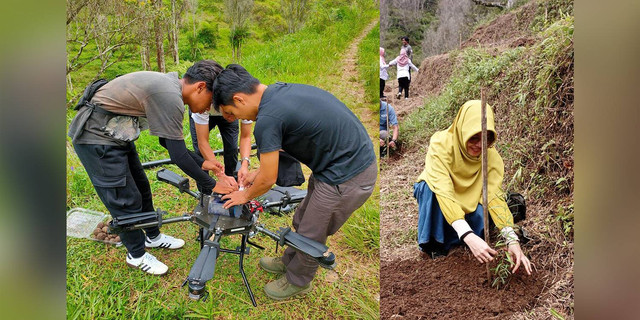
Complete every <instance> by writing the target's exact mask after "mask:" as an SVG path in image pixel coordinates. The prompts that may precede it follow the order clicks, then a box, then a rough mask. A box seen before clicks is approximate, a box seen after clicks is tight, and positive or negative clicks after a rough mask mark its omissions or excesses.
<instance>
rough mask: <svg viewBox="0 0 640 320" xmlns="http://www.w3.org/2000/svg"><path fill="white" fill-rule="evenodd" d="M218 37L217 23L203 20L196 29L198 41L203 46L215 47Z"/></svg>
mask: <svg viewBox="0 0 640 320" xmlns="http://www.w3.org/2000/svg"><path fill="white" fill-rule="evenodd" d="M219 37H220V35H219V34H218V24H217V23H213V22H207V21H205V22H203V23H202V24H201V25H200V30H199V31H198V42H199V43H201V44H202V45H203V47H204V48H207V49H215V48H216V47H217V43H218V38H219Z"/></svg>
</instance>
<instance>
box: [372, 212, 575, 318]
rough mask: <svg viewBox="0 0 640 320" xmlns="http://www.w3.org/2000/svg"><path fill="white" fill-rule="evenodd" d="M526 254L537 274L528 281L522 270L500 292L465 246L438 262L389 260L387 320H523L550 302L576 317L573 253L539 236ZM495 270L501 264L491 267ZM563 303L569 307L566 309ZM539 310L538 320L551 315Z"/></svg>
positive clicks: (384, 293)
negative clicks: (573, 311)
mask: <svg viewBox="0 0 640 320" xmlns="http://www.w3.org/2000/svg"><path fill="white" fill-rule="evenodd" d="M528 224H531V222H529V223H528ZM534 232H535V231H534ZM523 249H524V250H525V251H526V252H527V254H528V255H529V256H530V257H531V259H532V261H533V262H534V263H535V265H536V268H535V271H534V274H533V275H532V276H527V275H525V274H524V273H523V272H522V271H520V270H519V271H518V272H517V273H516V274H515V275H512V276H511V277H510V278H509V279H508V280H507V283H506V285H504V286H503V287H501V288H500V289H496V288H492V287H490V286H489V285H488V283H487V279H486V269H485V267H484V265H481V264H479V263H478V262H477V261H476V260H475V258H474V257H473V255H472V254H471V251H470V250H468V249H466V248H464V247H457V248H454V249H453V250H452V251H451V252H450V253H449V255H448V256H447V257H444V258H438V259H435V260H432V259H430V258H426V257H425V258H422V259H410V260H394V261H384V260H383V261H382V262H381V265H380V273H381V274H384V275H385V276H384V277H382V278H381V280H380V289H381V290H380V292H381V305H380V314H381V317H382V318H383V319H389V318H398V317H402V318H406V319H420V318H425V319H488V318H500V319H505V318H514V319H518V318H522V316H524V315H526V314H527V313H526V312H525V310H532V309H536V308H540V307H541V306H540V304H541V302H543V303H545V302H546V303H547V305H549V301H547V300H550V301H553V302H554V303H551V305H553V307H554V310H555V311H556V312H557V313H558V314H561V315H563V316H565V317H566V316H570V313H569V310H568V308H569V306H568V303H570V302H571V301H573V285H572V283H573V273H572V272H567V269H568V268H571V267H572V265H571V262H570V261H571V260H572V259H573V257H572V254H571V253H570V248H560V247H557V246H556V245H554V244H552V243H549V242H547V241H542V240H541V238H539V236H538V235H536V236H534V237H533V240H531V242H530V243H529V244H527V245H525V246H524V247H523ZM416 252H418V250H417V246H414V253H416ZM413 256H414V257H415V256H417V254H414V255H413ZM494 266H495V262H494V263H493V265H492V266H491V267H494ZM458 301H464V303H457V302H458ZM562 301H565V302H568V303H567V304H565V305H563V303H562ZM543 309H544V308H543ZM538 311H539V312H537V313H536V316H537V317H542V318H544V317H546V316H548V315H549V313H548V310H538ZM529 316H531V314H529ZM528 319H530V318H529V317H528Z"/></svg>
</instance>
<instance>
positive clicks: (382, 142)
mask: <svg viewBox="0 0 640 320" xmlns="http://www.w3.org/2000/svg"><path fill="white" fill-rule="evenodd" d="M380 146H381V147H384V140H382V139H380Z"/></svg>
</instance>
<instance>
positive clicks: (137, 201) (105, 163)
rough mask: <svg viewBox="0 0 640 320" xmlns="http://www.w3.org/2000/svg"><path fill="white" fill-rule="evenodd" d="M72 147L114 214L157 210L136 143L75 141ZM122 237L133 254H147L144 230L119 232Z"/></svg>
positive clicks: (151, 231) (155, 233)
mask: <svg viewBox="0 0 640 320" xmlns="http://www.w3.org/2000/svg"><path fill="white" fill-rule="evenodd" d="M73 147H74V149H75V150H76V154H77V155H78V158H80V161H81V162H82V165H84V168H85V169H86V170H87V174H88V175H89V178H90V179H91V183H92V184H93V187H94V188H95V190H96V193H97V194H98V197H100V200H102V203H104V206H105V207H106V208H107V210H109V213H111V216H112V217H114V218H117V217H120V216H123V215H127V214H132V213H140V212H150V211H155V209H154V208H153V201H152V199H151V187H150V185H149V180H148V179H147V176H146V175H145V173H144V169H142V164H141V163H140V158H138V152H137V151H136V146H135V144H134V143H133V142H129V143H128V144H127V145H126V146H123V147H121V146H108V145H96V144H74V145H73ZM144 231H145V232H146V235H147V236H149V237H150V238H154V237H156V236H158V235H159V234H160V229H158V227H152V228H145V229H144ZM120 239H121V240H122V243H123V244H124V246H125V247H126V248H127V251H129V253H131V256H133V257H134V258H138V257H141V256H142V255H144V252H145V251H144V241H145V233H144V232H142V230H132V231H124V232H122V233H120Z"/></svg>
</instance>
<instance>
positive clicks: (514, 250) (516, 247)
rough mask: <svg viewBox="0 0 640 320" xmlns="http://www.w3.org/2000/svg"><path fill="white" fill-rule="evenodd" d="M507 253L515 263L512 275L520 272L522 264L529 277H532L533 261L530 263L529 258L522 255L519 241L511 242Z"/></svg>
mask: <svg viewBox="0 0 640 320" xmlns="http://www.w3.org/2000/svg"><path fill="white" fill-rule="evenodd" d="M507 251H508V252H509V254H510V255H511V259H512V260H513V261H515V266H514V267H513V270H511V273H516V271H518V268H519V267H520V264H522V265H523V266H524V270H525V271H526V272H527V275H531V266H532V265H533V264H532V263H531V261H529V258H527V256H525V255H524V253H522V250H521V249H520V244H519V243H518V241H513V242H511V243H510V244H509V248H508V249H507Z"/></svg>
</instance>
